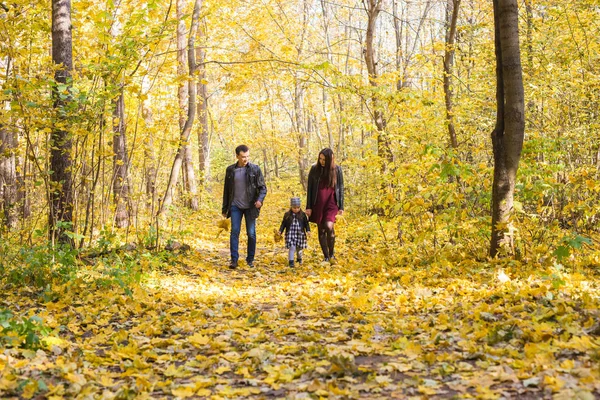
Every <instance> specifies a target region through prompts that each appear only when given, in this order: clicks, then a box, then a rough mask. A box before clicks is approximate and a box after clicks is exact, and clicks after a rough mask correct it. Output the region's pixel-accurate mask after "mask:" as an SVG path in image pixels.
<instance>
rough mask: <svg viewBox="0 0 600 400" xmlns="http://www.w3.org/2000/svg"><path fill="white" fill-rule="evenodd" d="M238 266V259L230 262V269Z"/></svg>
mask: <svg viewBox="0 0 600 400" xmlns="http://www.w3.org/2000/svg"><path fill="white" fill-rule="evenodd" d="M237 267H238V262H237V260H231V261H230V262H229V269H236V268H237Z"/></svg>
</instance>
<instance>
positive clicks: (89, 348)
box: [0, 213, 600, 399]
mask: <svg viewBox="0 0 600 400" xmlns="http://www.w3.org/2000/svg"><path fill="white" fill-rule="evenodd" d="M198 218H199V220H198V221H197V222H196V224H197V226H199V227H202V228H201V229H197V230H195V232H194V235H193V236H192V237H190V238H188V239H189V240H187V243H188V244H190V246H191V250H190V251H187V252H182V253H177V252H176V253H169V254H167V255H163V258H162V260H158V261H157V256H156V255H152V254H147V255H146V256H142V257H141V258H140V260H141V261H140V264H142V265H141V270H142V271H144V272H145V274H144V276H143V277H142V279H141V281H140V283H139V284H133V285H131V286H129V289H131V290H130V291H127V290H123V289H122V288H121V287H119V286H116V285H112V286H110V285H108V286H106V285H102V284H101V281H99V280H91V279H89V278H85V276H86V273H87V272H88V271H86V269H82V270H81V271H80V278H77V279H74V280H72V281H70V282H69V283H67V284H65V285H64V286H60V287H54V288H53V290H52V292H51V293H50V294H47V293H46V294H45V295H42V296H40V295H39V293H38V292H34V291H32V290H28V289H26V288H22V289H20V290H14V289H11V292H7V291H6V290H4V289H3V295H2V298H1V299H0V309H4V310H10V311H11V312H12V314H14V315H15V316H17V315H18V316H21V317H31V316H33V315H35V316H37V317H39V318H41V322H40V323H41V324H43V326H44V327H45V328H46V329H47V332H46V333H45V336H44V337H43V340H42V342H41V344H40V347H39V348H38V349H35V348H32V347H31V346H29V348H27V346H17V345H15V343H17V342H12V343H13V345H8V343H9V341H8V339H7V337H6V336H7V335H9V336H10V335H12V336H13V339H15V340H18V339H19V338H18V336H19V333H18V331H17V330H14V329H13V330H12V331H9V330H8V328H6V326H5V328H4V331H3V332H0V336H2V337H3V338H4V341H3V342H0V344H2V346H4V347H2V348H0V373H1V377H0V397H7V398H10V397H14V398H17V397H18V398H32V397H37V398H63V397H64V398H106V399H110V398H120V399H123V398H186V397H189V398H214V399H234V398H257V399H260V398H265V399H271V398H273V399H275V398H286V399H312V398H364V399H368V398H372V399H381V398H399V399H408V398H415V399H421V398H433V399H435V398H441V399H447V398H481V399H496V398H515V399H539V398H559V399H575V398H579V399H593V398H598V397H599V396H600V379H599V378H600V348H599V344H600V341H599V340H598V335H600V313H599V311H598V303H599V301H598V300H599V299H598V284H597V278H598V277H597V275H596V270H595V268H597V266H598V256H597V255H596V256H591V257H589V258H588V262H587V263H580V264H581V266H579V267H577V268H567V267H563V268H562V269H561V268H560V266H558V267H557V266H554V267H542V266H541V265H539V264H533V265H527V264H521V263H517V262H502V263H497V264H494V263H490V262H484V261H475V260H470V259H465V260H462V261H461V260H458V261H457V260H454V261H452V262H450V261H448V259H449V258H452V257H444V255H443V254H440V255H439V256H437V257H434V258H430V259H428V261H427V262H424V261H423V260H422V259H418V258H415V260H414V262H411V259H410V256H409V255H404V256H403V257H398V254H400V253H401V252H402V251H403V250H402V248H399V249H397V250H393V248H392V249H391V250H390V249H388V248H385V246H384V245H383V244H382V243H381V242H377V243H374V242H369V241H365V242H364V243H363V244H362V245H359V244H356V243H355V242H352V243H353V244H352V245H351V246H349V245H348V244H347V243H350V242H351V241H350V240H348V239H349V235H350V232H352V229H353V226H354V225H355V224H359V223H360V221H359V220H354V221H353V220H352V218H350V217H347V219H348V221H343V223H340V224H338V237H339V239H338V242H339V246H338V263H337V264H336V265H329V264H322V263H320V258H319V256H318V252H317V250H316V246H317V243H316V242H317V241H316V238H315V237H312V238H311V240H310V246H311V248H310V249H309V250H307V254H306V257H305V258H306V261H305V263H304V265H302V266H300V267H297V268H295V269H293V270H292V269H289V268H288V267H287V266H286V256H287V253H286V252H285V250H284V249H282V248H281V245H280V244H275V243H274V242H273V239H272V238H271V237H270V236H272V229H273V226H274V225H275V224H276V220H278V219H279V215H275V213H272V215H270V214H268V213H267V214H266V216H264V217H261V218H263V220H262V221H261V223H260V225H259V227H258V229H259V253H258V256H257V262H256V267H255V268H253V269H250V268H248V267H247V266H246V265H245V264H244V263H241V266H240V268H239V269H238V270H234V271H230V270H228V269H227V268H226V263H227V255H228V253H227V235H226V234H223V233H221V234H220V235H219V230H218V227H217V226H216V224H215V223H214V221H210V220H209V218H208V217H207V218H206V219H205V220H202V219H201V217H198ZM373 241H375V239H373ZM244 247H245V242H244V241H243V240H242V243H241V248H242V249H243V248H244ZM594 257H595V258H594ZM399 260H400V261H399ZM590 260H591V261H590ZM578 265H579V264H578ZM94 268H98V264H94V265H92V266H90V267H89V271H90V273H91V271H93V270H94ZM6 287H7V286H4V288H6ZM52 293H54V294H52ZM37 317H36V319H35V320H34V322H35V321H39V320H38V319H37ZM32 329H33V328H32ZM32 329H29V331H31V330H32ZM26 333H27V329H24V330H23V331H22V332H21V334H22V335H25V334H26ZM21 339H22V340H26V339H27V338H26V337H23V338H21Z"/></svg>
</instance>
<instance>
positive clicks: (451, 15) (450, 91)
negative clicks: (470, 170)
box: [444, 0, 460, 149]
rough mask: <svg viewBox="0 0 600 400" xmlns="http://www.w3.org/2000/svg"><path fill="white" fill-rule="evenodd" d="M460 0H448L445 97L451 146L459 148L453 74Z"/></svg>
mask: <svg viewBox="0 0 600 400" xmlns="http://www.w3.org/2000/svg"><path fill="white" fill-rule="evenodd" d="M459 7H460V0H448V2H447V7H446V50H445V52H444V97H445V100H446V124H447V126H448V135H449V137H450V147H452V148H453V149H456V148H458V140H457V139H456V128H455V126H454V104H453V97H454V88H453V86H452V75H453V73H454V72H453V67H454V40H455V37H456V21H457V20H458V8H459Z"/></svg>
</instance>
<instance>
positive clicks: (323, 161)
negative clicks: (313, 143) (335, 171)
mask: <svg viewBox="0 0 600 400" xmlns="http://www.w3.org/2000/svg"><path fill="white" fill-rule="evenodd" d="M319 164H321V167H324V166H325V156H324V155H323V154H319Z"/></svg>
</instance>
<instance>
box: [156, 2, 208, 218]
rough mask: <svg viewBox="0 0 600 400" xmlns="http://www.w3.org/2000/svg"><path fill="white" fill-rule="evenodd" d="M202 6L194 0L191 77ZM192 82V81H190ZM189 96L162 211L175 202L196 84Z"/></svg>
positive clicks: (190, 35) (190, 87)
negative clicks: (174, 196)
mask: <svg viewBox="0 0 600 400" xmlns="http://www.w3.org/2000/svg"><path fill="white" fill-rule="evenodd" d="M201 7H202V0H195V2H194V12H193V14H192V25H191V27H190V33H189V36H188V66H189V74H190V78H192V77H193V76H194V73H195V71H196V57H195V48H194V43H195V42H194V40H195V37H196V32H197V30H198V19H199V18H200V8H201ZM190 83H191V82H190ZM188 96H189V106H188V117H187V120H186V121H185V125H184V127H183V130H182V131H181V137H180V139H179V148H178V149H177V154H176V155H175V160H174V161H173V167H172V168H171V174H170V176H169V183H168V184H167V190H166V191H165V196H164V198H163V202H162V204H161V206H160V211H159V212H160V213H163V212H164V211H165V209H166V208H167V207H168V206H170V205H171V203H172V202H173V194H172V191H173V187H174V186H175V185H176V183H177V180H178V179H179V171H180V170H181V164H182V163H183V158H184V155H185V148H184V147H185V146H186V145H187V143H188V140H189V138H190V133H191V131H192V125H193V123H194V118H195V115H196V88H195V85H193V84H190V85H188Z"/></svg>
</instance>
